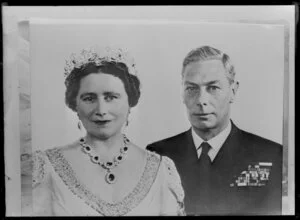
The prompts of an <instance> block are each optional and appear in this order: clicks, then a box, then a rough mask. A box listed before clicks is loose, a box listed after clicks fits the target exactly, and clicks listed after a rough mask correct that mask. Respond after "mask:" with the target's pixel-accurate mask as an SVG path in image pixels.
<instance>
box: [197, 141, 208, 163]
mask: <svg viewBox="0 0 300 220" xmlns="http://www.w3.org/2000/svg"><path fill="white" fill-rule="evenodd" d="M200 148H202V152H201V155H200V158H199V165H200V167H202V166H205V167H210V166H211V160H210V157H209V156H208V151H209V150H210V148H211V146H210V145H209V143H207V142H202V144H201V145H200V147H199V148H198V150H199V149H200Z"/></svg>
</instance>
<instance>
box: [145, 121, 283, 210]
mask: <svg viewBox="0 0 300 220" xmlns="http://www.w3.org/2000/svg"><path fill="white" fill-rule="evenodd" d="M231 123H232V122H231ZM147 149H148V150H150V151H155V152H156V153H158V154H161V155H163V156H168V157H169V158H171V159H172V160H173V161H174V163H175V165H176V168H177V170H178V172H179V174H180V177H181V182H182V185H183V189H184V191H185V200H184V202H185V210H186V213H187V215H252V214H253V215H256V214H259V215H267V214H268V215H269V214H274V215H280V214H281V201H282V146H281V145H279V144H277V143H275V142H272V141H270V140H267V139H264V138H262V137H259V136H257V135H254V134H251V133H248V132H245V131H243V130H240V129H239V128H237V127H236V126H235V125H234V124H233V123H232V129H231V132H230V134H229V136H228V137H227V139H226V141H225V142H224V144H223V146H222V147H221V149H220V151H219V152H218V154H217V156H216V157H215V159H214V161H213V162H212V165H211V167H210V170H209V176H203V175H201V173H200V172H199V163H198V161H199V160H198V157H197V152H196V148H195V145H194V142H193V138H192V134H191V129H189V130H188V131H186V132H183V133H181V134H178V135H176V136H174V137H170V138H167V139H165V140H162V141H158V142H156V143H153V144H150V145H148V146H147Z"/></svg>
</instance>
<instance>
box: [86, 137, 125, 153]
mask: <svg viewBox="0 0 300 220" xmlns="http://www.w3.org/2000/svg"><path fill="white" fill-rule="evenodd" d="M85 140H86V143H87V144H88V145H90V146H91V147H92V148H93V149H94V150H95V152H96V153H97V154H99V155H101V156H103V157H107V158H111V157H112V156H115V155H116V154H117V153H119V152H120V148H121V147H123V145H124V141H123V135H122V134H121V133H120V134H116V135H114V136H111V137H109V138H107V139H101V138H99V137H95V136H93V135H90V134H87V135H86V138H85Z"/></svg>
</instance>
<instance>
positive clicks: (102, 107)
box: [96, 99, 108, 116]
mask: <svg viewBox="0 0 300 220" xmlns="http://www.w3.org/2000/svg"><path fill="white" fill-rule="evenodd" d="M107 107H108V106H107V103H106V102H105V100H102V99H99V100H98V103H97V107H96V114H98V115H101V116H103V115H106V114H107V110H108V108H107Z"/></svg>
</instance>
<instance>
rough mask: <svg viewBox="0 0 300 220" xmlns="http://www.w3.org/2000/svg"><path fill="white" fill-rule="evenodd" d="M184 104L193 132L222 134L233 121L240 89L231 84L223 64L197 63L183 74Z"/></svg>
mask: <svg viewBox="0 0 300 220" xmlns="http://www.w3.org/2000/svg"><path fill="white" fill-rule="evenodd" d="M182 77H183V78H182V83H183V100H184V104H185V105H186V108H187V112H188V117H189V120H190V122H191V124H192V126H193V128H194V129H195V130H196V131H197V130H198V131H200V132H208V131H215V132H216V133H219V132H221V131H222V130H223V129H224V128H225V127H226V125H227V124H228V122H229V119H230V103H232V102H233V98H234V95H235V93H236V90H237V88H238V84H237V83H235V82H234V83H232V84H230V83H229V80H228V78H227V76H226V70H225V68H224V65H223V63H222V61H221V60H207V61H197V62H192V63H190V64H188V65H187V66H186V67H185V69H184V72H183V76H182Z"/></svg>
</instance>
